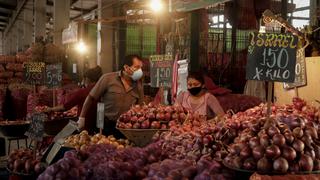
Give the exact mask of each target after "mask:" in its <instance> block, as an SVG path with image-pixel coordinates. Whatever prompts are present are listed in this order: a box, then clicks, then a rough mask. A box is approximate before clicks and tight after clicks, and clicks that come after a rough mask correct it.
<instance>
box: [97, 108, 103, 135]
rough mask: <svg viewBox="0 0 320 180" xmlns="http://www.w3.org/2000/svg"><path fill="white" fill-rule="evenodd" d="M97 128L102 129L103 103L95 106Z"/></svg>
mask: <svg viewBox="0 0 320 180" xmlns="http://www.w3.org/2000/svg"><path fill="white" fill-rule="evenodd" d="M97 128H99V129H103V128H104V103H98V104H97Z"/></svg>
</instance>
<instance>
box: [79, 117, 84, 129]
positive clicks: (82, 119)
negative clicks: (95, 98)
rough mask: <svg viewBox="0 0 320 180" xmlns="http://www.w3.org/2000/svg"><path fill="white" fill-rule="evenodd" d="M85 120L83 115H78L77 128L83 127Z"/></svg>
mask: <svg viewBox="0 0 320 180" xmlns="http://www.w3.org/2000/svg"><path fill="white" fill-rule="evenodd" d="M85 121H86V119H85V118H84V117H79V120H78V121H77V123H78V128H79V130H83V129H84V125H85Z"/></svg>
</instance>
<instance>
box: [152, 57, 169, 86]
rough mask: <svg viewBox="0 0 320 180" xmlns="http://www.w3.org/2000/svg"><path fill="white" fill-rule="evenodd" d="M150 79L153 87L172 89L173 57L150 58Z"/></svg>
mask: <svg viewBox="0 0 320 180" xmlns="http://www.w3.org/2000/svg"><path fill="white" fill-rule="evenodd" d="M149 60H150V78H151V86H152V87H171V79H172V66H173V56H172V55H153V56H150V59H149Z"/></svg>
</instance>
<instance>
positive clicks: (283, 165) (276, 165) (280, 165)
mask: <svg viewBox="0 0 320 180" xmlns="http://www.w3.org/2000/svg"><path fill="white" fill-rule="evenodd" d="M273 169H274V170H275V171H276V172H277V173H283V174H284V173H287V171H288V169H289V164H288V161H287V160H286V159H285V158H283V157H279V158H277V159H276V160H275V161H274V162H273Z"/></svg>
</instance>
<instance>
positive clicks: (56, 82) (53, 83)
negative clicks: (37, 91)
mask: <svg viewBox="0 0 320 180" xmlns="http://www.w3.org/2000/svg"><path fill="white" fill-rule="evenodd" d="M61 82H62V64H61V63H59V64H50V65H47V66H46V84H47V85H48V86H49V87H58V86H60V85H61Z"/></svg>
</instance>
